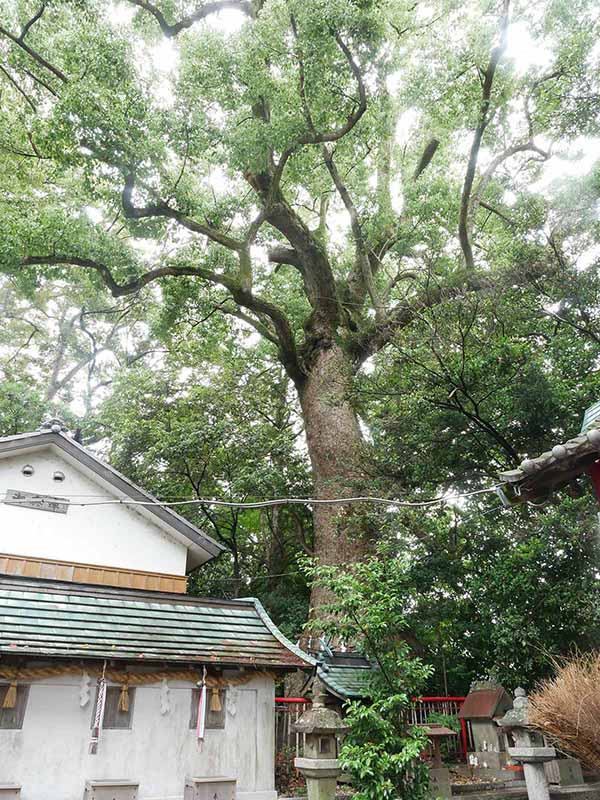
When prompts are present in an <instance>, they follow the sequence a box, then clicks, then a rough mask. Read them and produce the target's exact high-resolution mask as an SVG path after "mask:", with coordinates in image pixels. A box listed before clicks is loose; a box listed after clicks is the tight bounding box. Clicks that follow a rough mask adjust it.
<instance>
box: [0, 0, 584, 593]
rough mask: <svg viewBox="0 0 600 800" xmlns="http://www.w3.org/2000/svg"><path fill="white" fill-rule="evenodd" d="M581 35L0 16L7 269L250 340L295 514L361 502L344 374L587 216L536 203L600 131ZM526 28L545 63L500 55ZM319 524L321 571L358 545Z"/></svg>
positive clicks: (436, 7) (383, 17)
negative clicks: (274, 387) (284, 457)
mask: <svg viewBox="0 0 600 800" xmlns="http://www.w3.org/2000/svg"><path fill="white" fill-rule="evenodd" d="M229 23H235V25H234V24H229ZM598 25H599V22H598V14H597V8H596V3H594V2H592V0H589V1H588V0H569V2H566V1H564V0H555V2H552V3H549V4H546V5H544V7H543V8H538V7H537V6H536V7H531V4H530V3H526V2H510V0H499V2H493V1H490V0H481V1H480V0H468V1H467V2H454V0H430V1H428V2H414V0H408V1H407V2H396V0H328V1H327V2H325V1H324V0H213V1H211V2H199V0H196V2H185V1H184V0H182V1H181V2H179V0H177V1H176V0H164V1H162V2H149V1H146V0H126V2H121V3H106V2H104V1H103V0H48V2H43V0H37V2H30V1H29V0H1V2H0V81H1V82H2V94H1V96H0V103H1V104H2V119H1V121H0V148H1V149H2V153H3V160H2V164H1V165H0V180H1V181H2V195H1V197H0V203H1V204H2V208H1V214H0V261H1V266H2V269H3V270H4V271H5V272H7V273H9V274H10V275H11V276H12V277H13V279H14V280H15V281H16V282H19V283H20V284H21V285H22V286H23V288H24V289H29V290H30V291H31V289H32V287H35V286H38V285H41V284H42V283H44V282H47V281H56V280H60V281H72V282H77V283H78V284H79V286H80V287H81V290H82V291H85V287H86V286H87V287H89V291H90V292H92V291H93V292H95V291H97V289H98V286H99V285H103V286H105V287H106V288H107V289H108V291H109V292H110V293H111V294H112V295H113V297H115V298H127V297H128V296H130V295H141V296H144V297H146V299H147V301H148V302H151V301H152V302H154V303H155V304H164V305H165V306H168V307H169V309H170V310H171V312H172V318H173V320H174V322H173V324H174V325H175V322H176V320H177V314H178V312H180V314H181V317H183V316H184V315H185V310H186V309H187V308H189V307H190V306H202V307H204V308H207V309H208V311H207V315H206V316H207V317H210V314H211V313H212V311H214V310H215V309H216V311H217V312H218V313H222V314H226V315H230V316H232V317H235V318H237V320H238V321H239V322H238V323H237V324H239V325H242V326H251V327H252V328H254V329H255V330H256V331H257V332H258V333H259V334H260V336H262V337H264V339H265V340H266V341H267V342H268V343H270V344H271V345H272V347H273V349H274V351H275V352H276V353H277V357H278V358H279V360H280V362H281V364H282V365H283V366H284V368H285V370H286V372H287V374H288V376H289V378H290V379H291V381H292V382H293V385H294V386H295V390H296V391H297V395H298V399H299V403H300V407H301V410H302V415H303V422H304V427H305V431H306V440H307V446H308V452H309V455H310V460H311V465H312V472H313V482H314V491H315V495H316V496H317V497H318V498H321V499H328V498H333V497H337V498H344V497H349V496H352V495H357V494H362V493H366V492H367V491H368V490H369V481H368V476H367V475H366V473H365V469H364V459H363V457H362V455H363V448H364V447H365V442H364V438H363V433H362V431H361V426H360V424H359V418H358V416H357V413H356V410H355V407H354V405H353V403H352V399H351V395H352V388H353V384H354V382H355V379H356V376H357V374H358V372H359V371H360V370H361V367H362V366H363V365H364V364H365V362H366V361H367V360H368V359H369V358H371V357H372V356H375V355H376V354H377V353H378V352H379V351H381V350H383V348H385V347H386V346H387V345H388V344H389V343H390V342H391V341H392V340H394V338H395V337H397V336H399V335H401V334H402V332H403V331H407V330H410V329H411V326H413V325H414V324H415V322H417V321H418V320H419V319H420V318H421V317H422V315H423V313H425V312H426V311H427V310H429V309H432V308H438V307H439V308H443V306H444V304H446V303H448V302H452V300H453V299H456V298H457V297H461V296H465V295H471V294H486V295H490V294H491V293H493V292H496V291H500V292H501V291H502V289H503V287H515V286H523V285H526V286H530V285H531V284H532V283H533V282H534V281H535V280H536V279H538V278H539V277H540V276H544V275H551V274H555V273H556V272H557V271H564V272H569V271H572V270H573V269H574V259H575V256H576V255H577V254H578V251H580V250H581V249H582V248H583V247H584V246H589V244H590V242H589V232H590V230H591V224H592V223H591V220H592V219H593V208H594V204H595V198H594V197H591V198H590V199H589V202H587V203H586V202H584V201H583V200H582V201H581V204H580V208H579V209H578V214H577V219H576V220H574V218H573V215H569V214H563V213H561V212H560V210H556V209H555V208H554V207H553V203H552V198H551V196H549V194H548V192H546V193H545V194H542V192H541V190H540V189H539V187H538V188H537V189H536V188H535V185H536V180H537V179H538V178H540V177H541V176H542V172H543V169H544V165H545V163H546V162H547V161H548V159H550V158H551V156H552V152H553V148H554V151H559V152H560V150H561V148H562V149H565V148H568V147H569V145H570V143H571V142H572V141H574V140H575V139H576V138H577V137H578V136H582V135H587V136H589V135H593V134H594V133H595V131H596V127H597V124H596V123H597V120H596V117H597V114H596V112H597V110H598V87H597V86H596V85H595V84H594V81H595V80H596V78H595V77H594V75H597V74H598V70H597V68H596V67H595V65H596V66H597V61H598V51H597V48H596V49H595V50H594V49H593V46H594V44H595V42H596V41H597V39H598ZM524 29H525V30H527V31H528V32H529V42H530V47H531V48H532V49H535V48H536V47H537V48H539V50H540V52H542V53H543V54H544V59H540V60H539V61H536V60H535V59H530V60H529V61H526V62H523V61H521V62H519V63H518V64H516V63H515V62H514V60H513V59H512V58H511V55H510V48H509V45H510V37H511V32H512V31H514V30H521V31H522V30H524ZM165 53H167V54H168V55H169V57H170V62H171V63H170V66H168V68H165V66H164V59H163V62H161V61H160V58H159V56H160V55H161V54H162V55H163V56H164V54H165ZM542 61H543V63H542ZM592 194H593V193H592ZM588 223H589V224H588ZM586 225H587V227H586ZM206 325H210V322H209V321H207V323H206ZM203 330H204V329H203V327H202V326H198V327H194V328H190V332H189V335H197V336H202V335H203ZM371 490H372V487H371ZM365 519H366V521H365ZM314 525H315V553H316V556H317V558H318V559H319V561H320V563H322V564H325V565H335V564H340V563H345V562H348V561H352V560H355V559H358V558H360V557H361V556H362V555H363V554H364V553H365V552H367V551H368V550H369V548H370V546H371V543H372V541H373V539H374V538H375V534H376V525H373V523H372V518H371V521H369V518H365V517H364V516H363V515H362V514H361V512H360V509H359V508H358V507H356V506H349V505H341V506H340V505H337V506H332V505H320V506H317V507H315V509H314ZM325 592H326V590H325V589H324V588H323V587H320V586H319V585H316V586H315V588H314V589H313V595H312V604H313V607H318V606H319V605H320V604H321V603H322V602H323V600H324V599H326V598H325V597H324V593H325Z"/></svg>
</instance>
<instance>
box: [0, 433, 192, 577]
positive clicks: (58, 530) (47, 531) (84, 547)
mask: <svg viewBox="0 0 600 800" xmlns="http://www.w3.org/2000/svg"><path fill="white" fill-rule="evenodd" d="M25 464H31V465H32V466H33V467H34V469H35V472H34V474H33V475H32V476H31V477H25V476H24V475H23V474H22V472H21V470H22V468H23V466H24V465H25ZM55 470H60V471H62V472H64V474H65V476H66V478H65V480H64V481H62V482H61V483H57V482H56V481H54V480H53V479H52V473H53V472H54V471H55ZM7 489H19V490H23V491H26V492H37V493H40V494H47V495H53V496H55V497H61V496H66V497H69V496H76V495H81V496H83V495H85V496H86V497H82V499H83V500H88V499H89V500H91V499H95V500H96V499H97V500H102V499H106V500H114V499H115V496H114V495H113V494H111V493H110V492H109V491H108V490H107V489H106V488H103V487H102V486H101V485H100V484H99V483H97V482H96V481H93V480H92V479H91V478H90V477H88V476H86V475H84V474H83V472H82V470H81V467H80V466H75V465H73V464H71V463H70V462H68V461H67V459H65V458H62V457H61V456H60V455H58V453H57V452H55V450H54V449H53V448H45V449H43V450H41V449H40V450H36V451H33V452H31V451H28V452H27V453H23V454H22V455H18V456H12V457H10V458H3V459H0V495H2V496H3V494H4V492H5V491H6V490H7ZM90 495H93V496H94V497H90ZM98 495H100V497H98ZM0 553H8V554H13V555H20V556H32V557H38V558H53V559H57V560H59V561H68V562H78V563H84V564H99V565H102V566H109V567H120V568H124V569H131V570H146V571H148V572H162V573H169V574H172V575H184V574H185V566H186V558H187V548H186V547H185V545H184V544H182V543H181V542H178V541H176V540H175V539H174V538H172V537H171V536H169V535H168V534H167V533H166V532H165V531H163V530H161V528H160V527H159V526H158V525H155V524H153V523H152V522H150V521H149V520H147V519H145V518H143V517H142V516H141V514H139V513H138V512H136V511H135V510H134V509H133V508H132V507H125V506H120V505H105V506H102V505H99V506H84V507H81V506H80V507H77V506H74V505H72V506H70V507H69V510H68V511H67V513H66V514H55V513H51V512H49V511H40V510H38V509H30V508H20V507H16V506H8V505H4V504H2V503H0Z"/></svg>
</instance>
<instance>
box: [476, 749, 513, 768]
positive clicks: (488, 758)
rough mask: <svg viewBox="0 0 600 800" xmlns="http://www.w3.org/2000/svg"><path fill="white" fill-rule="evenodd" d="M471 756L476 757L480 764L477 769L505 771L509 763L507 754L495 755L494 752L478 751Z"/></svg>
mask: <svg viewBox="0 0 600 800" xmlns="http://www.w3.org/2000/svg"><path fill="white" fill-rule="evenodd" d="M471 755H474V756H475V757H476V759H477V762H478V766H477V767H475V769H479V768H481V769H503V768H504V767H505V766H506V762H507V761H508V756H507V754H506V753H504V752H503V753H495V752H494V751H493V750H477V752H475V753H472V754H471ZM484 764H485V766H484Z"/></svg>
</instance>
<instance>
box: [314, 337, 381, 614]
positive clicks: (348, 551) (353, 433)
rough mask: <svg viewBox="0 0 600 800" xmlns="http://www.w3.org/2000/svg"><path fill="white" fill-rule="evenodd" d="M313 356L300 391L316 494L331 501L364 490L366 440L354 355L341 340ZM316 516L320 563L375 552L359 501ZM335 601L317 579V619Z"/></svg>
mask: <svg viewBox="0 0 600 800" xmlns="http://www.w3.org/2000/svg"><path fill="white" fill-rule="evenodd" d="M313 358H314V360H313V361H312V364H311V370H310V373H309V374H308V375H307V377H306V379H305V381H304V383H303V385H302V386H301V387H300V388H299V395H300V404H301V406H302V413H303V418H304V425H305V429H306V440H307V446H308V453H309V456H310V461H311V465H312V472H313V480H314V495H315V497H316V498H317V499H319V500H325V499H330V498H339V497H342V498H343V497H352V496H356V495H359V494H362V493H364V489H365V474H364V470H363V468H362V466H361V462H362V458H363V449H364V447H365V441H364V437H363V435H362V433H361V430H360V425H359V422H358V417H357V415H356V411H355V410H354V408H353V406H352V402H351V400H350V388H351V383H352V378H353V366H352V361H351V358H350V356H349V355H348V354H347V353H345V352H344V350H343V349H342V348H341V347H340V346H339V345H338V344H336V343H335V342H333V343H331V344H330V345H329V346H328V347H326V348H321V349H319V350H318V352H317V353H316V354H315V355H314V357H313ZM313 519H314V526H315V534H314V540H315V542H314V552H315V558H316V560H317V563H318V565H319V566H336V565H342V564H347V563H351V562H354V561H357V560H360V559H361V558H362V557H364V556H365V555H366V554H367V553H368V552H369V549H370V547H371V544H372V542H373V535H372V533H371V532H370V531H369V530H368V529H367V527H366V526H365V525H364V522H363V515H362V514H361V508H360V506H359V505H356V504H353V505H350V504H349V505H336V506H333V505H331V506H330V505H317V506H315V508H314V511H313ZM330 599H331V597H330V595H329V593H328V592H327V590H326V589H325V588H324V587H323V586H321V585H319V584H318V583H315V584H314V585H313V588H312V592H311V598H310V607H311V618H312V617H316V616H319V617H322V616H323V613H322V611H321V609H322V607H323V605H324V604H326V603H327V602H328V601H329V600H330Z"/></svg>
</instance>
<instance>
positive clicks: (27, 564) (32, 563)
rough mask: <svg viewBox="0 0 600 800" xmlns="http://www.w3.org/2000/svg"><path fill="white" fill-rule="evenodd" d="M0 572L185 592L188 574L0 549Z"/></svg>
mask: <svg viewBox="0 0 600 800" xmlns="http://www.w3.org/2000/svg"><path fill="white" fill-rule="evenodd" d="M0 572H1V573H3V574H5V575H22V576H24V577H26V578H49V579H51V580H57V581H71V582H73V583H93V584H98V585H100V586H119V587H120V588H122V589H145V590H147V591H157V592H175V593H177V594H185V591H186V587H187V578H186V577H185V575H168V574H163V573H160V572H143V571H142V570H126V569H119V568H118V567H103V566H98V565H95V564H77V563H71V562H68V561H56V560H54V559H51V558H32V557H31V556H16V555H7V554H5V553H0Z"/></svg>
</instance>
